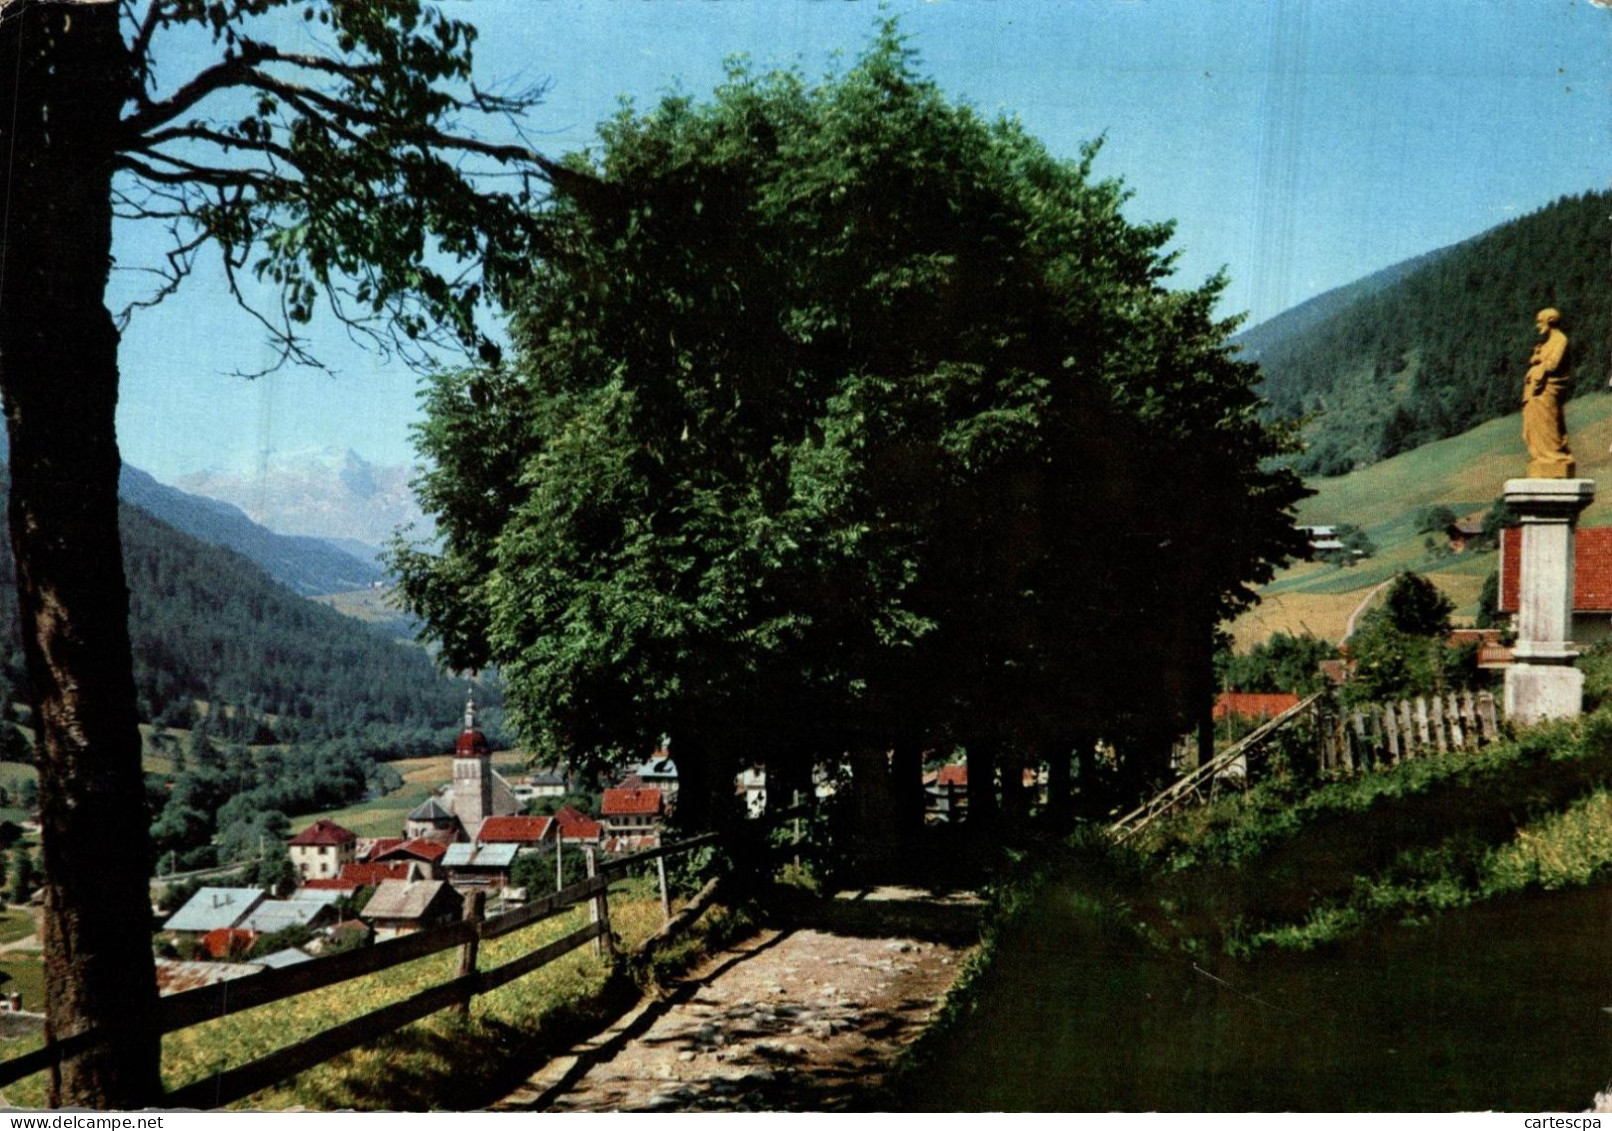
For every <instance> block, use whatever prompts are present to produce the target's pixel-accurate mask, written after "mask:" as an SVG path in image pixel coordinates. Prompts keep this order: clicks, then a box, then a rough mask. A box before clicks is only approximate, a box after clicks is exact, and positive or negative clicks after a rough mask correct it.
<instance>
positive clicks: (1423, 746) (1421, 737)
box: [1415, 695, 1433, 758]
mask: <svg viewBox="0 0 1612 1131" xmlns="http://www.w3.org/2000/svg"><path fill="white" fill-rule="evenodd" d="M1415 715H1416V745H1417V747H1418V748H1419V749H1420V753H1421V755H1422V757H1424V758H1425V757H1426V756H1427V748H1428V747H1429V746H1431V745H1433V739H1432V736H1431V735H1429V734H1428V718H1427V699H1426V697H1424V696H1421V695H1418V696H1417V697H1416V705H1415Z"/></svg>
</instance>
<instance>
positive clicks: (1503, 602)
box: [1500, 526, 1612, 613]
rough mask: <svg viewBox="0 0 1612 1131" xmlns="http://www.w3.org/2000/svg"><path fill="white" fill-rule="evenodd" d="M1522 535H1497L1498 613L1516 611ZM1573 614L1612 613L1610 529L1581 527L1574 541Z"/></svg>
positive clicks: (1513, 530) (1512, 528) (1510, 531)
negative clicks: (1498, 555) (1498, 567)
mask: <svg viewBox="0 0 1612 1131" xmlns="http://www.w3.org/2000/svg"><path fill="white" fill-rule="evenodd" d="M1521 567H1522V532H1521V531H1520V530H1519V529H1518V528H1517V527H1515V526H1508V527H1506V528H1505V529H1504V530H1502V531H1501V532H1500V611H1501V612H1503V613H1514V612H1516V611H1517V594H1518V592H1519V590H1520V587H1521V584H1522V583H1521V578H1520V575H1521ZM1573 611H1574V612H1576V613H1606V612H1612V526H1581V527H1579V528H1578V533H1577V534H1576V535H1575V536H1574V538H1573Z"/></svg>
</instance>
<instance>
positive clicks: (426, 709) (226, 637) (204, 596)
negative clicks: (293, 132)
mask: <svg viewBox="0 0 1612 1131" xmlns="http://www.w3.org/2000/svg"><path fill="white" fill-rule="evenodd" d="M0 485H3V480H0ZM122 529H123V546H124V555H125V570H126V573H127V576H128V580H129V588H130V591H131V600H132V610H131V616H130V632H131V634H132V636H133V643H134V661H135V680H136V684H137V686H138V688H139V694H140V712H141V716H142V718H143V719H145V720H147V721H151V722H157V723H162V724H164V725H167V726H180V727H183V726H189V725H190V723H191V722H192V721H193V720H194V719H195V718H196V717H197V709H196V702H197V701H198V700H199V701H202V702H205V703H209V704H212V705H214V706H215V707H216V708H218V709H217V710H216V711H215V712H214V714H213V718H212V720H210V723H209V726H210V728H211V729H212V731H213V734H214V736H215V737H218V738H228V739H232V740H236V741H245V742H254V741H255V742H264V741H276V740H288V739H291V738H300V739H304V740H306V739H312V738H318V737H328V736H335V735H342V736H350V737H359V738H363V739H365V743H366V745H367V746H370V747H371V748H373V749H375V750H376V752H382V750H383V749H395V750H396V752H397V753H399V754H405V753H417V752H422V751H423V750H430V749H435V748H436V747H437V746H439V745H440V743H441V741H442V736H443V734H444V731H445V730H448V729H451V728H453V727H454V726H455V723H456V720H457V719H458V718H459V716H460V713H461V711H462V709H463V705H464V698H465V684H464V683H462V682H459V681H456V680H452V679H449V678H448V677H446V676H445V675H443V674H442V673H441V672H440V671H438V670H437V668H436V667H435V665H434V664H433V663H432V661H431V658H430V656H429V655H428V654H427V653H426V652H425V651H424V650H423V649H420V648H418V647H414V646H411V645H406V644H402V643H399V642H397V641H395V640H392V639H389V638H387V637H386V636H384V635H382V634H381V633H380V632H378V631H375V630H374V629H371V628H370V627H368V626H367V625H363V624H360V623H358V622H356V621H354V620H352V619H350V618H348V617H344V616H342V615H341V614H339V613H336V612H334V611H333V610H331V609H328V608H326V607H324V606H323V605H319V604H315V603H314V602H312V601H308V600H305V599H304V598H302V597H299V596H297V595H296V594H294V593H292V592H290V591H289V590H287V589H285V588H284V587H283V586H281V585H279V584H277V583H276V582H274V581H273V580H271V579H270V578H269V577H268V576H267V575H265V574H264V572H263V571H262V570H260V569H259V568H258V567H257V566H255V565H253V564H252V563H251V562H249V561H247V560H246V559H245V558H243V557H241V556H240V555H238V554H236V553H233V552H231V551H229V550H225V549H222V548H220V547H218V546H212V545H209V544H207V543H205V542H201V541H199V540H197V539H195V538H192V537H190V536H189V535H186V534H183V533H181V532H179V531H177V530H175V529H173V528H172V527H170V526H168V525H166V524H164V523H162V522H160V521H158V520H156V519H154V518H152V517H151V516H150V515H148V514H146V513H145V512H144V511H142V510H140V509H139V508H137V507H133V506H130V505H129V504H127V503H125V504H124V505H123V508H122ZM0 633H3V636H0V640H3V641H4V655H5V657H6V660H5V670H4V675H5V679H6V682H7V683H8V685H9V688H10V691H11V694H13V695H14V696H15V697H16V698H18V699H20V700H23V701H27V699H28V693H27V690H26V685H25V682H24V680H23V678H22V657H21V651H20V648H21V646H20V644H19V643H18V639H19V638H18V634H17V610H16V593H15V590H14V584H13V574H12V563H11V546H10V537H9V533H8V532H7V531H6V530H5V528H4V524H0ZM477 698H478V701H481V702H483V703H486V704H487V705H489V706H492V705H494V703H495V702H496V692H495V691H494V690H493V689H491V688H483V689H478V692H477ZM495 718H496V712H494V715H493V718H492V719H489V720H488V721H489V723H491V722H492V721H493V719H495ZM448 741H450V742H451V734H449V735H448Z"/></svg>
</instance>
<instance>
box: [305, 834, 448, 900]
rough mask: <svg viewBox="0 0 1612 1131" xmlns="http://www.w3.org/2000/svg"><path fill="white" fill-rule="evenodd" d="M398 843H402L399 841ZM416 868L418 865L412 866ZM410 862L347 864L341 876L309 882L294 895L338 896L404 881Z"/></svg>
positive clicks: (407, 874) (407, 875) (406, 877)
mask: <svg viewBox="0 0 1612 1131" xmlns="http://www.w3.org/2000/svg"><path fill="white" fill-rule="evenodd" d="M399 843H402V842H401V841H400V842H399ZM413 866H414V867H416V868H418V865H413ZM410 867H411V862H410V861H407V860H392V861H388V862H386V863H383V864H365V863H362V862H360V863H356V864H348V865H347V866H346V867H345V868H343V869H342V870H341V875H339V876H336V877H335V878H334V879H328V880H309V881H307V882H306V883H304V884H303V885H302V886H301V887H299V888H298V889H297V891H296V893H295V894H298V895H300V894H301V893H302V892H307V891H316V892H317V891H333V892H335V893H337V894H338V895H344V894H350V893H352V892H355V891H357V890H358V889H359V888H372V887H375V886H377V885H378V884H380V883H381V881H383V880H406V879H408V877H409V869H410Z"/></svg>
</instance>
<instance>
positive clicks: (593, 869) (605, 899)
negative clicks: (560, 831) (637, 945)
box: [582, 844, 615, 958]
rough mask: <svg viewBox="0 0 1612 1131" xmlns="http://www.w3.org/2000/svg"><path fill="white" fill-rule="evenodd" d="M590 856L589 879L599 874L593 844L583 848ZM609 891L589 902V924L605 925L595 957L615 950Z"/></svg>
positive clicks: (596, 942) (597, 856) (597, 942)
mask: <svg viewBox="0 0 1612 1131" xmlns="http://www.w3.org/2000/svg"><path fill="white" fill-rule="evenodd" d="M582 850H583V851H584V852H586V853H587V854H588V879H590V880H591V879H593V878H594V877H595V876H597V875H598V874H599V853H598V849H596V848H595V847H594V846H593V845H591V844H586V845H583V846H582ZM607 891H608V889H607V888H606V889H600V891H599V894H598V895H596V896H594V897H593V898H592V899H591V900H590V901H589V902H588V922H590V923H599V924H602V925H603V928H604V929H603V932H602V933H601V934H600V935H599V937H598V938H596V939H594V940H593V953H594V956H595V957H598V958H603V957H605V956H606V955H608V954H610V953H612V951H613V950H614V949H615V948H614V945H613V944H612V943H611V941H610V899H609V896H608V894H607Z"/></svg>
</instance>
